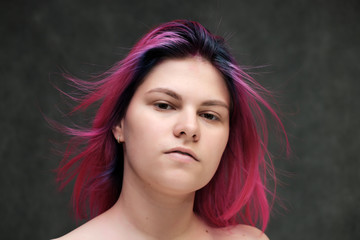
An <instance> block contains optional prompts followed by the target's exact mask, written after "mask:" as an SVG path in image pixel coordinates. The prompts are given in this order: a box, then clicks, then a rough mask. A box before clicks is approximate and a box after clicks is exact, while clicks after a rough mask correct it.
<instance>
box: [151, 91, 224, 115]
mask: <svg viewBox="0 0 360 240" xmlns="http://www.w3.org/2000/svg"><path fill="white" fill-rule="evenodd" d="M153 92H159V93H164V94H166V95H168V96H170V97H172V98H174V99H176V100H178V101H181V100H182V98H181V96H180V95H179V94H177V93H176V92H174V91H172V90H170V89H167V88H154V89H151V90H149V91H148V92H147V93H153ZM201 105H202V106H220V107H224V108H226V109H227V110H230V108H229V106H228V105H227V104H226V103H224V102H223V101H220V100H208V101H205V102H203V103H202V104H201Z"/></svg>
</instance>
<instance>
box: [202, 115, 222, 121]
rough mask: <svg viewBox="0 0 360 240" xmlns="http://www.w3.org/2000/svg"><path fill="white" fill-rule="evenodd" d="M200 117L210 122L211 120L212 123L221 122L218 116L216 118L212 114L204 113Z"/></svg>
mask: <svg viewBox="0 0 360 240" xmlns="http://www.w3.org/2000/svg"><path fill="white" fill-rule="evenodd" d="M200 116H201V117H203V118H206V119H208V120H211V121H217V120H219V118H218V117H217V116H215V115H214V114H211V113H202V114H200Z"/></svg>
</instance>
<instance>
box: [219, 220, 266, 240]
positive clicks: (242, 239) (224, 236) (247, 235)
mask: <svg viewBox="0 0 360 240" xmlns="http://www.w3.org/2000/svg"><path fill="white" fill-rule="evenodd" d="M215 236H216V239H221V240H233V239H234V240H235V239H239V240H269V238H268V237H267V236H266V234H265V233H264V232H262V231H261V230H260V229H258V228H256V227H253V226H249V225H244V224H239V225H236V226H233V227H227V228H222V229H218V230H216V233H215Z"/></svg>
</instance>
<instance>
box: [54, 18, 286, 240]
mask: <svg viewBox="0 0 360 240" xmlns="http://www.w3.org/2000/svg"><path fill="white" fill-rule="evenodd" d="M67 78H68V79H69V80H71V81H72V82H73V83H74V84H75V86H77V87H78V88H79V89H80V90H82V91H84V92H85V93H86V94H85V95H84V97H82V98H79V99H77V100H79V102H80V103H79V105H78V106H77V107H76V108H75V109H74V111H78V110H80V109H87V108H88V107H89V106H90V105H91V104H93V103H96V102H98V101H101V105H100V107H99V108H98V111H97V113H96V115H95V117H94V120H93V124H92V127H91V129H88V130H78V129H70V128H66V129H65V130H66V132H67V133H68V134H71V135H73V138H72V139H71V140H70V142H69V147H68V149H67V151H66V152H65V154H64V159H63V161H62V164H61V165H60V167H59V169H58V180H59V181H60V182H61V183H62V187H64V186H65V185H66V184H67V183H68V182H69V181H71V180H72V179H74V178H76V180H75V186H74V193H73V199H74V207H75V211H76V214H77V216H78V217H80V218H87V217H89V218H92V220H90V221H89V222H87V223H85V224H84V225H82V226H80V227H79V228H77V229H75V230H74V231H72V232H70V233H68V234H67V235H65V236H63V237H61V238H60V239H267V237H266V235H265V234H264V233H263V231H264V230H265V228H266V225H267V223H268V219H269V212H270V205H271V204H269V202H268V199H267V197H268V196H267V195H268V194H267V193H268V192H269V189H268V188H267V183H266V181H267V178H268V176H267V173H269V172H271V173H273V172H274V169H272V164H271V160H270V159H269V158H268V157H267V156H268V152H267V127H266V121H265V118H264V115H263V112H262V110H261V108H260V106H261V105H262V107H264V108H265V109H267V110H268V111H269V112H270V113H271V114H272V115H273V116H274V117H275V119H276V121H277V122H278V124H279V125H280V126H281V127H282V124H281V122H280V120H279V118H278V116H277V115H276V113H275V112H274V111H273V109H272V108H271V107H270V106H269V104H268V103H267V102H266V101H265V100H264V99H263V98H262V97H261V96H260V95H259V92H263V93H268V92H266V90H265V89H263V88H262V87H261V86H260V85H259V84H258V83H256V82H255V81H254V80H253V79H252V78H251V77H250V76H249V75H247V74H246V73H245V72H244V71H242V70H241V69H240V68H239V66H238V65H237V63H236V61H235V60H234V58H233V57H232V56H231V55H230V53H229V52H228V50H227V48H226V47H225V45H224V41H223V39H222V38H221V37H218V36H215V35H213V34H211V33H210V32H209V31H207V30H206V29H205V28H204V27H203V26H201V25H200V24H199V23H197V22H192V21H185V20H178V21H173V22H169V23H165V24H162V25H160V26H158V27H157V28H155V29H153V30H152V31H150V32H149V33H148V34H146V35H145V36H144V37H143V38H142V39H141V40H140V41H139V42H138V43H137V44H136V45H135V46H134V47H133V49H132V50H131V52H130V53H129V55H128V56H127V57H126V58H125V59H124V60H122V61H121V62H119V63H118V64H116V65H115V66H114V67H113V68H112V69H110V70H109V71H108V72H106V73H104V74H102V75H101V76H99V78H98V79H97V80H96V81H91V82H86V81H81V80H79V79H74V78H72V77H69V76H67ZM74 99H75V98H74ZM285 136H286V134H285ZM81 146H83V147H81ZM79 149H80V150H79ZM266 158H267V160H266ZM271 177H273V178H274V175H272V176H271ZM272 197H274V196H273V195H272ZM256 226H260V227H261V229H262V231H261V230H258V229H257V228H256Z"/></svg>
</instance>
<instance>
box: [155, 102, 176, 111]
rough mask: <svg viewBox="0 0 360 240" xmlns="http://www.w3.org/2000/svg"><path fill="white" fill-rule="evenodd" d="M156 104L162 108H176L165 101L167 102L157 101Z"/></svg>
mask: <svg viewBox="0 0 360 240" xmlns="http://www.w3.org/2000/svg"><path fill="white" fill-rule="evenodd" d="M154 106H155V107H156V108H158V109H160V110H170V109H174V107H172V106H171V105H170V104H168V103H165V102H158V103H155V104H154Z"/></svg>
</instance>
